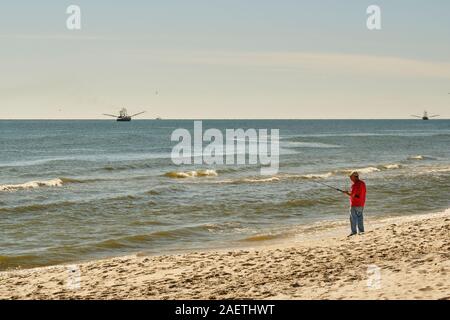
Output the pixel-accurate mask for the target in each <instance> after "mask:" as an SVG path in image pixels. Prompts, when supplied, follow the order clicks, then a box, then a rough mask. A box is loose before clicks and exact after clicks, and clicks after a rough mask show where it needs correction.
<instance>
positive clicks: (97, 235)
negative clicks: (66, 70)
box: [0, 120, 450, 269]
mask: <svg viewBox="0 0 450 320" xmlns="http://www.w3.org/2000/svg"><path fill="white" fill-rule="evenodd" d="M177 128H186V129H189V130H190V131H193V121H187V120H183V121H175V120H159V121H158V120H149V121H147V120H137V121H132V122H130V123H117V122H115V121H0V269H8V268H14V267H19V266H21V267H32V266H40V265H49V264H56V263H63V262H71V261H79V260H85V259H94V258H100V257H107V256H115V255H122V254H128V253H135V252H146V253H150V254H152V253H155V254H159V253H170V252H174V251H180V250H181V251H182V250H190V249H199V248H210V247H220V246H235V245H239V244H245V243H246V242H251V241H256V240H258V239H266V238H267V237H265V235H268V236H273V237H276V236H277V235H282V234H283V233H285V232H288V231H289V230H295V228H296V227H298V226H300V225H305V224H312V223H316V222H318V221H322V220H328V221H330V220H331V221H333V220H343V221H347V219H348V200H347V199H346V198H345V197H343V195H342V194H340V193H338V192H336V191H333V190H331V189H328V188H326V187H324V186H321V185H319V184H317V183H315V181H321V182H325V183H328V184H331V185H334V186H337V187H339V188H348V187H349V181H348V178H347V176H346V175H347V173H348V171H349V170H352V169H357V170H359V171H360V173H361V177H362V179H363V180H365V181H366V183H367V187H368V201H367V207H366V214H367V216H368V217H370V218H371V219H377V218H379V217H385V216H393V215H406V214H415V213H427V212H436V211H443V210H445V209H446V208H448V207H450V197H449V194H450V148H449V146H450V120H430V121H421V120H317V121H316V120H292V121H291V120H286V121H281V120H239V121H235V120H224V121H219V120H210V121H204V122H203V129H204V130H206V129H208V128H217V129H220V130H222V132H224V133H225V129H227V128H228V129H234V128H244V129H247V128H256V129H258V128H268V129H271V128H274V129H279V130H280V153H281V155H280V162H281V163H280V170H279V173H278V174H276V175H272V176H261V175H260V166H259V165H240V166H236V165H221V166H206V165H196V166H194V165H193V166H182V167H180V166H176V165H174V164H173V163H172V161H171V158H170V154H171V151H172V147H173V146H174V145H175V143H174V142H171V141H170V136H171V134H172V131H173V130H175V129H177Z"/></svg>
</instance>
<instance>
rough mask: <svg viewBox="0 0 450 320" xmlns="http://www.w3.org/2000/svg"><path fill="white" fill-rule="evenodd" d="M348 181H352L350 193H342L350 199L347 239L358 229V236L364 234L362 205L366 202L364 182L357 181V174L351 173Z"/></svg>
mask: <svg viewBox="0 0 450 320" xmlns="http://www.w3.org/2000/svg"><path fill="white" fill-rule="evenodd" d="M350 180H352V188H351V190H350V191H342V192H343V193H345V194H346V195H348V196H349V197H350V228H351V233H350V234H349V235H348V236H349V237H351V236H354V235H356V234H357V232H356V229H358V231H359V234H362V233H364V219H363V211H364V204H365V202H366V184H365V183H364V181H362V180H360V179H359V174H358V172H356V171H353V172H352V173H351V174H350Z"/></svg>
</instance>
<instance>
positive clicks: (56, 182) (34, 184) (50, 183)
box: [0, 179, 64, 191]
mask: <svg viewBox="0 0 450 320" xmlns="http://www.w3.org/2000/svg"><path fill="white" fill-rule="evenodd" d="M63 184H64V182H63V180H61V179H52V180H46V181H30V182H25V183H22V184H5V185H0V191H17V190H25V189H35V188H40V187H61V186H62V185H63Z"/></svg>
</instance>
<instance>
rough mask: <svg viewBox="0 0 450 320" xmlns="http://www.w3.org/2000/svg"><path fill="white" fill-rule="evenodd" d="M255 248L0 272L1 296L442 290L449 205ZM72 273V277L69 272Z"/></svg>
mask: <svg viewBox="0 0 450 320" xmlns="http://www.w3.org/2000/svg"><path fill="white" fill-rule="evenodd" d="M368 227H369V228H368V230H369V231H368V232H366V233H365V234H363V235H358V236H355V237H351V238H346V233H347V226H346V225H345V224H344V223H342V224H340V225H338V226H336V227H335V228H334V229H332V230H327V231H326V232H325V231H321V233H317V232H316V233H314V234H309V235H305V237H303V238H296V239H290V240H286V241H284V242H282V243H276V244H273V243H267V245H265V244H264V245H258V246H256V247H253V248H239V249H234V250H222V249H221V250H215V251H205V252H190V253H185V254H178V255H163V256H145V255H143V254H136V255H133V256H126V257H118V258H111V259H105V260H98V261H91V262H83V263H80V264H78V265H76V266H75V267H74V266H73V265H71V266H67V265H62V266H52V267H44V268H35V269H28V270H13V271H8V272H2V273H0V280H1V282H0V298H1V299H232V298H238V299H241V298H250V299H450V276H449V272H450V210H446V211H445V212H442V213H434V214H428V215H420V216H407V217H401V218H389V219H384V220H380V221H377V222H373V221H372V222H371V221H369V222H368ZM77 275H79V277H78V276H77Z"/></svg>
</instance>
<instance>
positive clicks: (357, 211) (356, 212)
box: [350, 207, 364, 234]
mask: <svg viewBox="0 0 450 320" xmlns="http://www.w3.org/2000/svg"><path fill="white" fill-rule="evenodd" d="M363 211H364V207H351V208H350V227H351V228H352V234H354V233H357V232H356V226H358V230H359V232H364V217H363Z"/></svg>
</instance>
